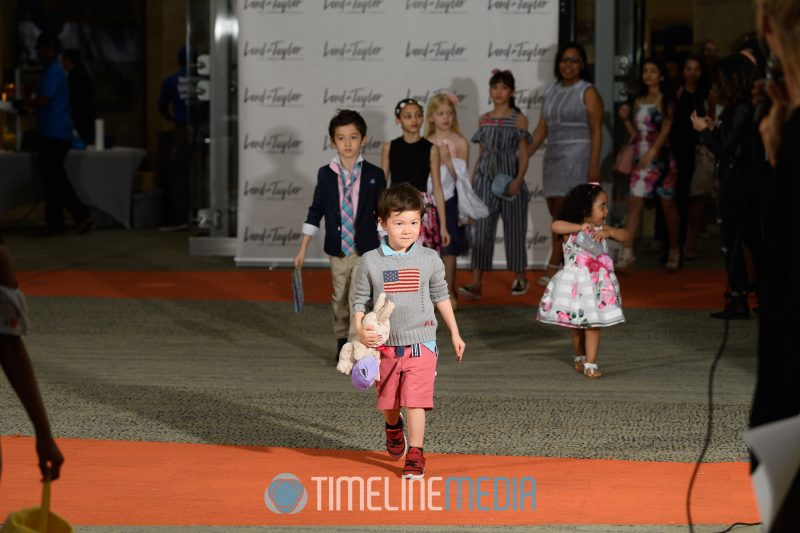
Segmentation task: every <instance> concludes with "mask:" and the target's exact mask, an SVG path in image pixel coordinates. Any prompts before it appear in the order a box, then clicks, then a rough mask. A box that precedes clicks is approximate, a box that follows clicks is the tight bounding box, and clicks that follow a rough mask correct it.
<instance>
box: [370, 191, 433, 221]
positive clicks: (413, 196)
mask: <svg viewBox="0 0 800 533" xmlns="http://www.w3.org/2000/svg"><path fill="white" fill-rule="evenodd" d="M403 211H419V216H420V218H422V217H424V216H425V202H423V201H422V194H421V193H420V192H419V191H418V190H417V188H416V187H414V186H413V185H411V184H410V183H398V184H397V185H392V186H391V187H389V188H388V189H385V190H384V191H383V192H382V193H381V197H380V199H379V200H378V213H377V215H378V218H380V219H381V221H383V222H386V220H387V219H388V218H389V217H390V216H391V214H392V213H402V212H403Z"/></svg>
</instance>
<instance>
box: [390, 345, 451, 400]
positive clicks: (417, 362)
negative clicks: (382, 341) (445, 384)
mask: <svg viewBox="0 0 800 533" xmlns="http://www.w3.org/2000/svg"><path fill="white" fill-rule="evenodd" d="M417 347H419V348H418V349H417ZM395 353H396V354H397V353H402V354H403V355H402V356H399V355H394V356H392V355H388V356H387V355H385V354H384V353H381V380H380V381H379V382H377V383H376V388H377V390H378V409H380V410H382V411H383V410H387V409H399V408H400V407H416V408H421V409H433V382H434V380H435V379H436V360H437V359H438V355H439V354H438V353H436V352H432V351H430V350H429V349H428V348H426V347H425V345H423V344H418V345H416V346H413V347H412V346H396V347H395ZM417 354H419V355H417Z"/></svg>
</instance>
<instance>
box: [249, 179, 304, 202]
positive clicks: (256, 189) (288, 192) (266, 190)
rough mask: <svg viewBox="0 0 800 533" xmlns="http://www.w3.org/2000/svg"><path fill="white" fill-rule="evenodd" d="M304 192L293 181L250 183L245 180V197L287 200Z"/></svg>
mask: <svg viewBox="0 0 800 533" xmlns="http://www.w3.org/2000/svg"><path fill="white" fill-rule="evenodd" d="M302 190H303V188H302V187H300V186H299V185H295V184H294V182H292V181H285V180H275V181H262V182H260V183H259V182H256V183H250V181H248V180H244V196H261V197H262V198H266V199H267V200H286V198H292V197H295V196H298V195H299V194H300V192H301V191H302Z"/></svg>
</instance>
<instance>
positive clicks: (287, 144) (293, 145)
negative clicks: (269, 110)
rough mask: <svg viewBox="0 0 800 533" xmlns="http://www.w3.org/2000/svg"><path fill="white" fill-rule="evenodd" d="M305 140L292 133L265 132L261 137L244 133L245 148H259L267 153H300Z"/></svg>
mask: <svg viewBox="0 0 800 533" xmlns="http://www.w3.org/2000/svg"><path fill="white" fill-rule="evenodd" d="M302 144H303V141H302V140H300V139H296V138H295V137H294V136H293V135H291V134H285V133H273V134H272V135H269V134H266V133H265V134H264V135H263V136H262V137H261V138H260V139H251V138H250V134H249V133H245V134H244V145H243V146H244V149H245V150H258V151H259V152H264V153H267V154H300V153H302V149H301V145H302Z"/></svg>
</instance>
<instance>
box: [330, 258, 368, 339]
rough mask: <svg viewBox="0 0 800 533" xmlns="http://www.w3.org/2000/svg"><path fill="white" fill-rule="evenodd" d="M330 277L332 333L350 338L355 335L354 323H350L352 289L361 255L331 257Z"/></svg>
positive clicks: (339, 337) (340, 337)
mask: <svg viewBox="0 0 800 533" xmlns="http://www.w3.org/2000/svg"><path fill="white" fill-rule="evenodd" d="M330 260H331V278H333V296H332V297H331V307H332V308H333V334H334V335H336V338H337V339H348V340H349V339H351V338H353V337H354V336H355V325H354V324H353V323H352V320H350V319H351V317H352V315H353V290H354V288H355V283H353V280H354V279H355V276H356V269H357V268H356V267H358V264H359V262H360V261H361V256H360V255H358V254H353V255H350V256H348V257H332V256H331V258H330Z"/></svg>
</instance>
